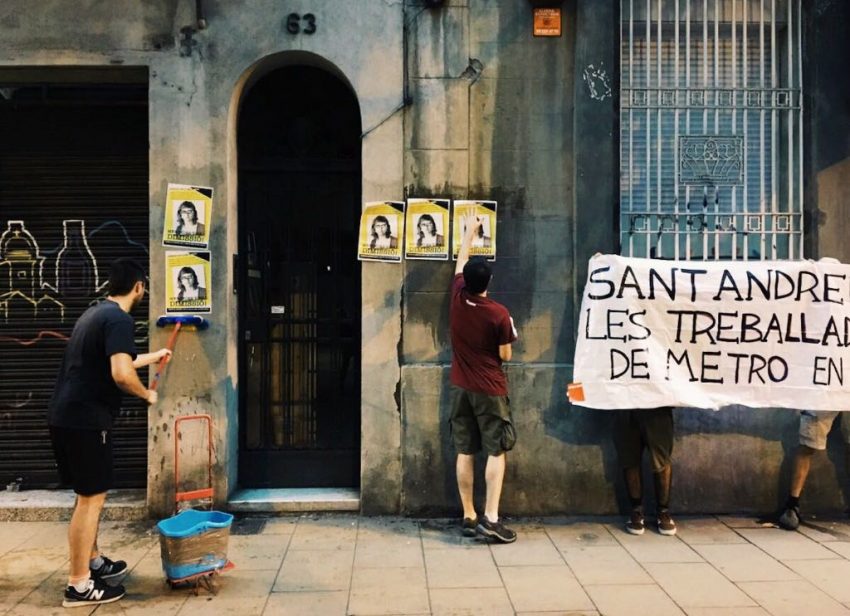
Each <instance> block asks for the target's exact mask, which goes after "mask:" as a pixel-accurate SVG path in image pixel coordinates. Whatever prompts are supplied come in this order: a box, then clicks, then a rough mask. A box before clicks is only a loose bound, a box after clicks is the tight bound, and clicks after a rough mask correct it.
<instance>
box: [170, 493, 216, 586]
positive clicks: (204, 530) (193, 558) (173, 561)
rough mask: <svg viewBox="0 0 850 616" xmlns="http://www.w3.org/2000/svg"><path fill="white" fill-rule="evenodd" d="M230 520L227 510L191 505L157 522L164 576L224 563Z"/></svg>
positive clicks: (179, 575) (178, 576)
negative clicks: (201, 508) (192, 506)
mask: <svg viewBox="0 0 850 616" xmlns="http://www.w3.org/2000/svg"><path fill="white" fill-rule="evenodd" d="M232 522H233V516H232V515H231V514H229V513H224V512H222V511H197V510H195V509H187V510H186V511H182V512H181V513H179V514H177V515H175V516H172V517H170V518H168V519H166V520H161V521H160V522H158V523H157V525H156V527H157V529H158V530H159V533H160V549H161V553H162V569H163V571H164V572H165V575H166V577H168V579H170V580H177V579H181V578H185V577H189V576H191V575H197V574H199V573H205V572H207V571H213V570H215V569H221V568H222V567H224V565H225V564H227V539H228V537H229V536H230V525H231V524H232Z"/></svg>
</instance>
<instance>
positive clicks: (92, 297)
mask: <svg viewBox="0 0 850 616" xmlns="http://www.w3.org/2000/svg"><path fill="white" fill-rule="evenodd" d="M147 132H148V121H147V85H146V84H141V85H129V84H122V85H117V84H114V85H98V86H94V85H79V84H76V85H75V84H68V83H66V84H62V85H59V84H55V83H51V84H45V83H38V84H34V83H14V82H9V81H7V82H0V135H2V141H3V148H2V150H0V489H2V488H3V487H4V486H6V485H7V484H9V483H10V482H14V481H17V480H18V479H21V480H22V481H21V485H22V487H23V488H25V489H26V488H44V487H56V486H57V485H58V476H57V474H56V472H55V463H54V458H53V452H52V449H51V446H50V439H49V434H48V430H47V424H46V410H47V403H48V401H49V399H50V396H51V394H52V392H53V386H54V383H55V380H56V375H57V372H58V370H59V365H60V363H61V360H62V354H63V352H64V350H65V345H66V339H67V336H68V335H70V333H71V329H72V328H73V326H74V323H75V321H76V319H77V317H79V316H80V314H82V312H83V311H84V310H85V309H86V308H87V307H88V306H89V305H91V304H92V303H93V302H95V301H97V300H98V299H99V298H101V297H103V296H104V295H105V293H106V289H105V283H106V281H107V277H108V273H109V263H110V262H111V261H112V260H113V259H115V258H117V257H120V256H130V257H133V258H135V259H137V260H139V261H140V262H141V263H142V264H144V265H145V266H147V263H148V233H149V231H148V209H149V207H148V136H147ZM147 310H148V307H147V301H145V302H144V303H143V304H142V305H141V306H140V307H139V308H138V309H137V313H136V344H137V346H138V347H139V349H140V350H142V351H144V350H146V349H147V344H148V342H147V335H148V333H147V332H148V323H147ZM142 377H143V378H145V375H144V374H143V375H142ZM124 402H125V404H124V406H123V408H122V412H121V416H120V418H119V419H118V421H117V422H116V425H115V445H116V451H115V457H116V459H115V479H116V487H144V486H145V484H146V479H147V407H146V405H145V404H144V402H142V401H141V400H137V399H135V398H130V397H127V398H125V401H124Z"/></svg>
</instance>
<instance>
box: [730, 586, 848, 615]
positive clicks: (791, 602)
mask: <svg viewBox="0 0 850 616" xmlns="http://www.w3.org/2000/svg"><path fill="white" fill-rule="evenodd" d="M741 588H742V589H743V590H744V592H746V593H747V594H748V595H750V596H751V597H752V598H753V599H755V600H756V601H758V603H759V605H761V606H762V607H763V608H764V609H766V610H767V611H768V612H770V613H771V614H773V616H800V615H801V614H817V615H818V616H848V614H850V610H848V609H847V608H846V607H844V606H843V605H841V604H840V603H838V602H837V601H835V600H834V599H833V598H832V597H830V596H829V595H827V594H826V593H824V592H822V591H820V590H818V589H817V588H815V587H814V586H812V585H811V584H810V583H809V582H807V581H805V580H799V581H797V582H745V583H743V584H741Z"/></svg>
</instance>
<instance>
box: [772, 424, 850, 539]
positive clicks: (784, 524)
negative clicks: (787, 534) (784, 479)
mask: <svg viewBox="0 0 850 616" xmlns="http://www.w3.org/2000/svg"><path fill="white" fill-rule="evenodd" d="M836 419H839V420H840V421H841V435H842V437H843V439H844V468H845V472H846V473H847V475H848V477H850V412H847V411H844V412H838V411H817V412H815V411H803V412H802V413H801V414H800V445H799V446H798V447H797V451H796V452H795V453H794V463H793V467H792V470H791V489H790V490H789V494H788V500H787V501H786V502H785V508H784V509H783V510H782V512H781V514H780V516H779V527H780V528H784V529H785V530H797V528H798V527H799V526H800V494H802V492H803V487H804V486H805V485H806V478H807V477H808V476H809V469H810V468H811V465H812V456H813V455H814V454H815V452H816V451H824V450H826V437H827V436H828V435H829V431H830V430H831V429H832V426H833V424H834V423H835V420H836ZM848 487H850V486H848Z"/></svg>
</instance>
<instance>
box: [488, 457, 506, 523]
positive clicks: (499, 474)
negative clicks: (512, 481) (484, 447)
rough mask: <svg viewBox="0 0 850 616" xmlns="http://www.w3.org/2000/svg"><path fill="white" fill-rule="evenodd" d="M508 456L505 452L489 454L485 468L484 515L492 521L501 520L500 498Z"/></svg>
mask: <svg viewBox="0 0 850 616" xmlns="http://www.w3.org/2000/svg"><path fill="white" fill-rule="evenodd" d="M506 458H507V456H505V454H504V453H501V454H499V455H498V456H487V468H486V469H485V470H484V481H485V482H486V483H487V502H486V503H485V507H484V515H485V516H486V517H487V519H488V520H490V521H491V522H497V521H498V520H499V499H500V498H501V497H502V483H503V482H504V480H505V467H506V466H507V464H506Z"/></svg>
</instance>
